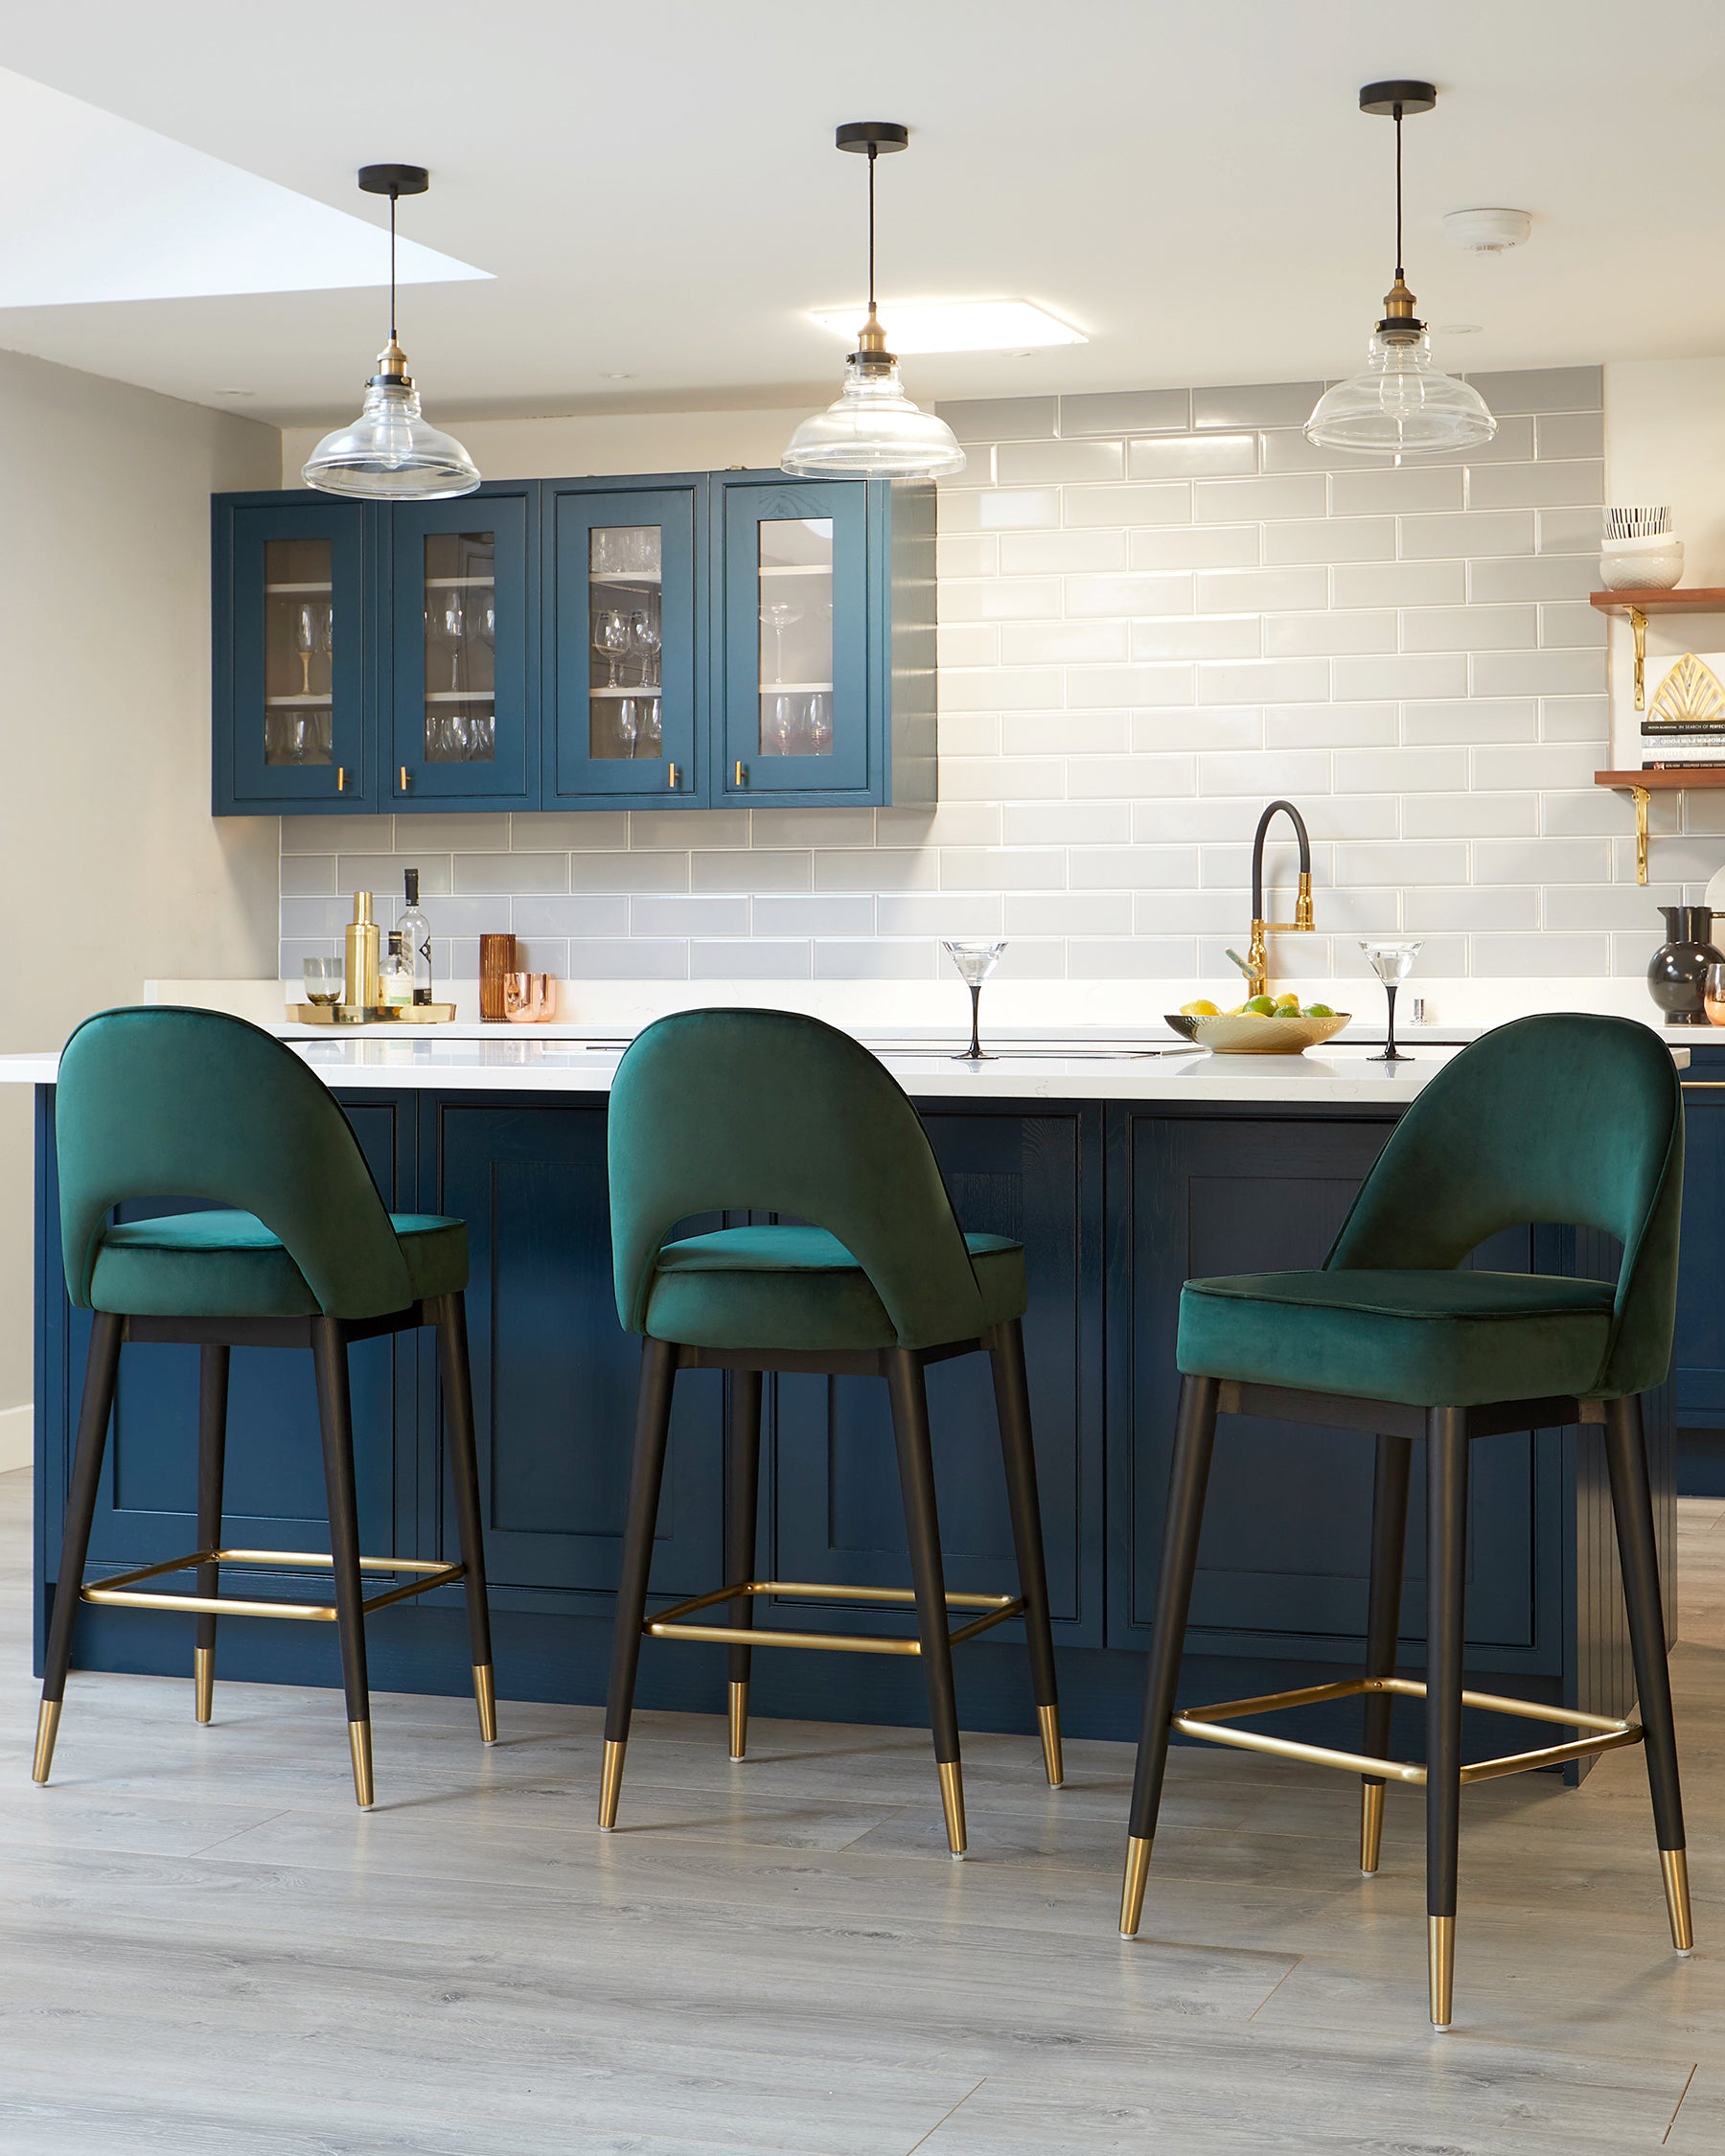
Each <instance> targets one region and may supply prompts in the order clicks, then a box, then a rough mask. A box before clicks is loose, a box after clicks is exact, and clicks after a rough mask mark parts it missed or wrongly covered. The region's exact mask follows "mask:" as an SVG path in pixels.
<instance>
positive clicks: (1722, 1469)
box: [1672, 1034, 1725, 1497]
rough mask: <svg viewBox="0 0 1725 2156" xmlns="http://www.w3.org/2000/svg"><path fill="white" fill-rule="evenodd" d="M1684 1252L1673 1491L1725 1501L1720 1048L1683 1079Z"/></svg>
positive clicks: (1724, 1160) (1708, 1050) (1697, 1058)
mask: <svg viewBox="0 0 1725 2156" xmlns="http://www.w3.org/2000/svg"><path fill="white" fill-rule="evenodd" d="M1683 1109H1684V1169H1683V1250H1682V1256H1681V1259H1680V1262H1679V1266H1678V1272H1677V1341H1676V1348H1675V1353H1674V1356H1673V1371H1672V1381H1673V1385H1674V1387H1675V1390H1676V1395H1677V1427H1678V1481H1677V1486H1678V1488H1679V1489H1680V1490H1681V1491H1682V1492H1683V1493H1684V1494H1685V1495H1686V1496H1692V1497H1725V1047H1718V1046H1714V1045H1711V1044H1709V1043H1708V1040H1707V1036H1706V1035H1705V1034H1703V1035H1702V1037H1701V1040H1700V1041H1699V1042H1698V1043H1697V1044H1696V1045H1695V1046H1694V1047H1693V1048H1691V1051H1690V1067H1689V1068H1688V1070H1686V1071H1685V1072H1684V1074H1683Z"/></svg>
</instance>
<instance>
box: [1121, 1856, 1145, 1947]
mask: <svg viewBox="0 0 1725 2156" xmlns="http://www.w3.org/2000/svg"><path fill="white" fill-rule="evenodd" d="M1149 1876H1150V1837H1149V1836H1148V1835H1147V1834H1129V1835H1128V1836H1127V1837H1126V1877H1125V1880H1124V1881H1123V1883H1122V1884H1121V1887H1120V1937H1121V1938H1134V1937H1135V1936H1136V1935H1137V1932H1138V1918H1139V1917H1140V1916H1141V1915H1143V1913H1144V1882H1145V1880H1146V1879H1148V1878H1149Z"/></svg>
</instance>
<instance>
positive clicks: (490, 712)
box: [377, 485, 540, 810]
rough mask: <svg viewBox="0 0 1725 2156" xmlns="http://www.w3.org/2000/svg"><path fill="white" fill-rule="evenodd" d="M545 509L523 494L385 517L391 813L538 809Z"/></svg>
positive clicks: (408, 505) (500, 491) (383, 513)
mask: <svg viewBox="0 0 1725 2156" xmlns="http://www.w3.org/2000/svg"><path fill="white" fill-rule="evenodd" d="M538 507H539V503H538V495H537V490H536V489H535V488H533V487H532V486H531V485H529V486H520V487H481V488H480V490H479V491H478V493H473V494H467V495H464V496H463V497H462V498H460V499H459V500H456V501H430V502H397V503H392V504H390V505H389V506H388V507H386V508H383V509H380V510H379V511H378V512H377V516H378V520H379V527H380V551H381V554H382V562H381V574H380V583H381V588H382V590H383V591H384V592H386V593H387V598H388V619H389V643H388V654H387V682H386V684H385V690H384V695H383V699H382V709H383V711H384V712H385V713H386V715H387V726H386V732H387V735H388V752H387V757H386V771H385V776H386V781H387V783H386V784H385V786H384V787H383V789H382V792H383V795H384V796H385V797H386V799H387V801H388V804H389V806H390V807H391V808H393V809H396V810H413V809H416V808H427V809H438V810H449V809H458V808H462V807H470V808H476V809H511V808H513V809H531V808H537V807H538V806H539V795H540V774H539V761H540V743H539V690H540V681H539V664H538V658H539V654H538V626H539V585H538V574H537V571H538V551H539V529H538V516H537V511H538Z"/></svg>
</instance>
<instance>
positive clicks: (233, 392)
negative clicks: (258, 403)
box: [216, 389, 257, 397]
mask: <svg viewBox="0 0 1725 2156" xmlns="http://www.w3.org/2000/svg"><path fill="white" fill-rule="evenodd" d="M216 395H217V396H218V397H255V396H256V395H257V392H256V390H252V389H219V390H217V392H216Z"/></svg>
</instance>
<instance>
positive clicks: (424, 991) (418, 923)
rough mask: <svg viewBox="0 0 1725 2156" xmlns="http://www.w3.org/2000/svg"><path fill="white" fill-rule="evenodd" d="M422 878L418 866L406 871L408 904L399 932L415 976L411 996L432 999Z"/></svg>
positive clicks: (423, 1000) (417, 1000)
mask: <svg viewBox="0 0 1725 2156" xmlns="http://www.w3.org/2000/svg"><path fill="white" fill-rule="evenodd" d="M419 881H420V872H419V870H418V869H417V868H409V869H407V870H406V871H405V872H404V874H403V888H404V889H405V891H406V895H407V904H406V906H404V907H403V911H402V917H401V919H400V920H399V921H398V922H397V923H396V933H397V934H398V935H399V936H400V937H401V939H402V944H403V949H404V951H405V952H406V954H407V963H408V967H409V969H410V971H411V973H412V976H413V994H412V996H411V998H409V1000H410V1001H412V1002H415V1003H428V1002H430V1000H431V924H430V922H429V921H427V920H426V916H425V915H424V914H423V913H422V912H421V911H420V902H419Z"/></svg>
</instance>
